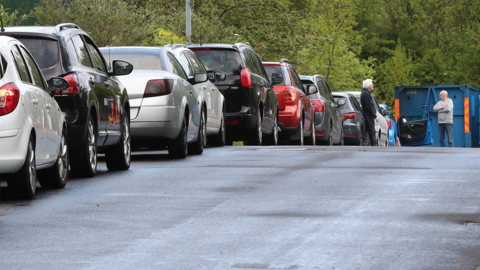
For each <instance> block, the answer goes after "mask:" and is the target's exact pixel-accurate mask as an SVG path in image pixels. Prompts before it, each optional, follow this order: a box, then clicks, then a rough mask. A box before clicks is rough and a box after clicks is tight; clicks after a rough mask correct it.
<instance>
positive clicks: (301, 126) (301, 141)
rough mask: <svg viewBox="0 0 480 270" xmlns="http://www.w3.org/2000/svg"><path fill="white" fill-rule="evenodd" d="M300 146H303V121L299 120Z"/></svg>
mask: <svg viewBox="0 0 480 270" xmlns="http://www.w3.org/2000/svg"><path fill="white" fill-rule="evenodd" d="M300 145H303V120H302V119H300Z"/></svg>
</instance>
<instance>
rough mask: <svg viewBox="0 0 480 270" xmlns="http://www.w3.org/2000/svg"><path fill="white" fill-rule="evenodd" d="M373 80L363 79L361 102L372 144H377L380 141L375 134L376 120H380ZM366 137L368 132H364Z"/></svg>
mask: <svg viewBox="0 0 480 270" xmlns="http://www.w3.org/2000/svg"><path fill="white" fill-rule="evenodd" d="M372 91H373V81H372V79H366V80H365V81H363V90H362V93H361V94H360V103H361V105H362V111H363V115H364V116H365V123H366V124H367V125H366V126H367V128H366V132H368V135H369V136H370V145H371V146H377V145H378V141H377V138H376V136H375V121H377V122H378V117H377V110H376V109H375V105H374V102H375V101H374V100H373V96H372V93H371V92H372ZM364 138H366V134H364Z"/></svg>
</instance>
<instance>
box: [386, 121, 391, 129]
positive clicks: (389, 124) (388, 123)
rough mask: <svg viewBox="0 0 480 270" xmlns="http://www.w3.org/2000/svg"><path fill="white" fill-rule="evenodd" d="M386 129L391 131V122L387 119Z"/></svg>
mask: <svg viewBox="0 0 480 270" xmlns="http://www.w3.org/2000/svg"><path fill="white" fill-rule="evenodd" d="M387 125H388V129H392V121H390V120H388V119H387Z"/></svg>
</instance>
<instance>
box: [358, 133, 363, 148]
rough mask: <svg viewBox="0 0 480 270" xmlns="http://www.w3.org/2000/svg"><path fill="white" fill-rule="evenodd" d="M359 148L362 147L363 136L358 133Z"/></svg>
mask: <svg viewBox="0 0 480 270" xmlns="http://www.w3.org/2000/svg"><path fill="white" fill-rule="evenodd" d="M357 144H358V145H359V146H363V135H362V134H361V133H360V135H358V143H357Z"/></svg>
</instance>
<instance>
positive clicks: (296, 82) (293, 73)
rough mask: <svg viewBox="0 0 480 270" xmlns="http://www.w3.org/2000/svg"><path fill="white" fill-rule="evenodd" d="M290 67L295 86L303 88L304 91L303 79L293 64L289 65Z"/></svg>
mask: <svg viewBox="0 0 480 270" xmlns="http://www.w3.org/2000/svg"><path fill="white" fill-rule="evenodd" d="M288 69H289V70H290V74H292V77H293V81H294V82H295V86H296V87H297V88H298V89H300V90H302V91H303V85H302V81H301V80H300V78H299V77H298V75H297V72H296V71H295V69H293V67H292V66H290V65H289V66H288Z"/></svg>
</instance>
